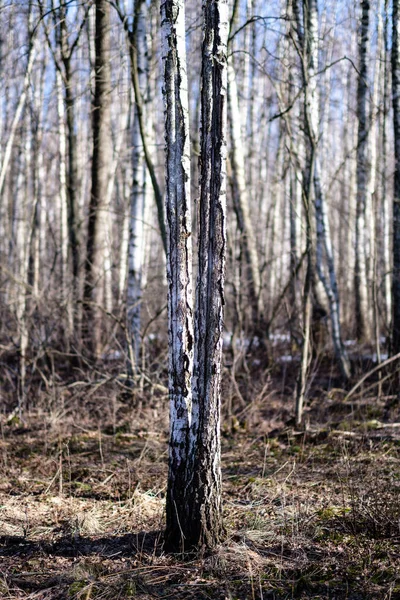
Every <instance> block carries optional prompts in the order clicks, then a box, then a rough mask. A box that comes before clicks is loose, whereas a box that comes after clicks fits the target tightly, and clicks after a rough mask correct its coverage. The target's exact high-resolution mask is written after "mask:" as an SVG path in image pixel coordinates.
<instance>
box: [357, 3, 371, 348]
mask: <svg viewBox="0 0 400 600" xmlns="http://www.w3.org/2000/svg"><path fill="white" fill-rule="evenodd" d="M361 7H362V17H361V30H360V31H361V33H360V45H359V77H358V89H357V115H358V143H357V212H356V240H355V244H356V247H355V252H356V263H355V278H354V284H355V302H356V307H355V311H356V314H355V317H356V335H357V338H358V339H359V340H365V341H370V340H371V339H372V329H371V327H372V323H371V319H370V314H369V303H368V284H367V265H366V230H367V229H366V220H365V217H366V202H367V193H368V181H369V175H370V164H369V156H368V120H367V95H368V69H367V56H368V39H369V10H370V2H369V0H362V2H361Z"/></svg>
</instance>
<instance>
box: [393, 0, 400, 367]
mask: <svg viewBox="0 0 400 600" xmlns="http://www.w3.org/2000/svg"><path fill="white" fill-rule="evenodd" d="M392 94H393V97H392V100H393V126H394V155H395V171H394V198H393V283H392V307H393V317H392V348H391V351H392V355H395V354H397V353H398V352H400V0H393V32H392Z"/></svg>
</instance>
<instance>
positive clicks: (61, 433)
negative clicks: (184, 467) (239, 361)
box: [0, 366, 400, 600]
mask: <svg viewBox="0 0 400 600" xmlns="http://www.w3.org/2000/svg"><path fill="white" fill-rule="evenodd" d="M285 368H286V367H285ZM246 377H247V379H245V377H244V376H243V380H241V378H240V377H239V376H238V377H237V379H235V381H233V380H232V377H231V376H228V375H227V374H225V378H224V386H223V389H224V397H225V401H224V422H223V429H222V433H223V435H222V440H223V448H222V469H223V494H224V518H225V526H226V541H225V542H224V543H223V544H222V545H221V546H220V547H218V548H217V549H216V550H215V551H214V552H212V553H209V554H200V555H197V556H194V555H192V556H190V555H188V556H181V555H175V556H171V555H167V554H166V553H165V552H164V549H163V527H164V503H165V491H166V490H165V486H166V476H167V429H168V415H167V398H166V397H165V393H164V392H165V390H163V387H162V385H159V386H156V387H154V386H153V387H152V386H147V387H146V385H145V386H144V389H143V390H142V391H140V390H139V391H136V396H135V398H133V399H130V398H129V394H127V393H126V392H125V393H121V387H120V386H118V385H117V384H116V383H115V381H112V380H111V379H109V378H108V379H107V378H105V379H104V380H103V381H102V380H101V379H100V383H99V382H97V383H96V382H94V381H92V382H91V383H90V385H89V384H88V383H85V381H81V382H76V381H72V383H69V384H68V385H67V384H65V385H64V384H61V383H60V384H59V385H57V386H56V385H55V384H53V386H51V385H50V384H49V385H48V386H47V387H46V386H38V387H37V389H36V391H35V388H32V390H31V396H32V397H31V399H30V402H29V407H28V409H27V410H26V411H25V412H24V413H23V416H22V419H21V418H20V417H19V416H18V415H17V414H16V413H13V412H11V409H10V406H7V407H5V408H4V412H3V414H2V415H1V439H0V571H1V577H0V598H2V599H9V600H11V599H13V600H16V599H28V598H29V599H36V600H56V599H60V600H61V599H74V598H76V599H85V600H89V599H93V600H94V599H112V600H117V599H122V600H123V599H126V598H138V599H151V598H163V599H166V598H171V599H184V598H187V599H189V598H192V599H199V600H200V599H213V600H214V599H221V600H222V599H232V600H234V599H240V600H245V599H249V600H255V599H260V600H262V599H267V598H269V599H276V600H283V599H289V598H299V599H300V598H314V599H321V600H322V599H330V600H334V599H342V598H347V599H353V600H356V599H363V598H366V599H375V600H377V599H382V600H384V599H387V600H389V599H392V600H395V599H396V598H397V599H400V502H399V499H400V493H399V492H400V469H399V466H400V427H399V428H397V427H396V424H397V421H400V419H399V418H398V414H397V412H396V410H397V408H396V402H395V403H393V399H391V398H392V397H389V399H388V398H385V397H383V398H380V399H379V400H378V399H377V397H376V389H375V390H374V391H373V393H372V394H371V393H369V394H368V393H363V392H362V390H359V393H358V394H357V395H354V397H353V398H352V399H351V401H350V400H349V401H345V400H344V394H343V393H342V392H341V391H340V390H335V389H333V387H332V385H327V382H326V381H325V382H322V381H319V380H318V377H316V378H315V381H314V388H313V390H312V391H310V393H309V403H308V408H307V414H306V422H307V428H306V430H305V431H296V430H295V429H294V428H293V426H292V421H291V418H292V413H293V397H292V391H293V387H292V385H291V382H290V373H287V372H286V371H285V373H284V372H283V371H282V366H277V367H276V369H275V371H273V370H272V371H271V370H267V371H265V372H263V373H258V374H257V377H256V376H255V375H254V376H249V374H247V375H246ZM249 377H250V379H249ZM292 383H293V382H292ZM331 383H332V382H331ZM246 394H247V395H246ZM228 396H229V401H228V400H227V398H228Z"/></svg>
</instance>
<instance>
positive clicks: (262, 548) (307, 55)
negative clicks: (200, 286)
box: [0, 0, 400, 600]
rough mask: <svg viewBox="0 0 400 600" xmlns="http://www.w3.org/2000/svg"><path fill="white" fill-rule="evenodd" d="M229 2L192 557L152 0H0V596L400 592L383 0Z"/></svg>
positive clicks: (192, 8)
mask: <svg viewBox="0 0 400 600" xmlns="http://www.w3.org/2000/svg"><path fill="white" fill-rule="evenodd" d="M212 3H213V2H212V1H211V0H207V1H205V2H204V6H206V5H208V4H212ZM221 3H222V4H225V2H221ZM163 4H166V3H163ZM178 4H179V2H177V5H178ZM184 6H185V11H186V20H185V29H186V34H185V39H186V52H187V68H186V69H184V66H183V67H182V65H179V66H180V67H181V68H183V70H184V71H185V73H186V74H187V88H188V109H189V110H188V126H189V127H188V129H189V132H190V139H189V142H190V159H189V158H188V157H187V156H186V158H185V160H186V159H187V160H186V163H185V165H184V168H186V169H187V174H188V177H187V181H189V179H190V192H191V198H192V200H193V202H192V204H193V206H192V214H193V219H192V221H193V223H192V231H191V232H190V227H189V233H188V234H187V236H190V237H191V242H192V246H193V259H194V260H193V265H194V272H195V274H196V271H197V262H198V256H197V246H198V244H199V239H200V234H199V231H200V221H201V218H200V217H199V214H200V213H199V206H200V204H201V202H200V188H201V186H200V185H199V181H201V175H202V174H201V169H200V166H199V156H200V155H201V153H202V149H201V148H202V146H201V135H202V134H201V126H200V124H201V118H202V111H204V106H203V105H202V92H201V90H202V85H201V76H202V65H203V64H204V54H205V50H204V46H203V45H202V44H203V32H204V16H203V10H204V7H202V6H201V3H199V2H196V1H195V0H186V2H184ZM228 7H229V14H228V17H229V33H228V45H227V91H226V102H227V131H226V143H227V160H226V172H227V184H226V188H227V194H226V202H227V212H226V232H227V242H226V272H225V295H224V297H225V306H224V332H223V361H222V363H223V364H222V369H221V371H222V378H221V413H222V423H221V432H222V482H223V488H222V498H223V506H224V509H223V510H224V523H225V530H226V535H225V541H223V542H222V543H221V544H219V545H218V546H217V548H216V549H214V550H213V551H212V552H208V553H200V554H192V555H190V557H189V558H188V557H187V556H186V557H184V556H182V555H179V554H178V555H168V554H167V553H166V551H165V548H164V545H163V529H164V519H165V517H164V513H165V498H166V495H167V472H168V466H167V463H168V395H169V387H168V386H169V385H170V396H171V382H170V384H169V383H168V375H169V367H168V364H169V360H170V371H171V353H172V352H173V348H171V343H169V338H168V333H169V331H168V327H169V325H168V315H169V310H168V308H167V306H168V305H167V297H168V288H169V282H170V277H171V273H170V271H168V276H167V264H168V260H167V258H166V254H167V250H168V249H171V247H172V246H171V239H172V234H171V221H168V223H169V226H168V223H167V220H168V219H170V218H171V217H170V214H169V213H168V200H167V210H166V205H165V197H167V198H168V191H167V190H168V189H169V188H168V186H170V185H171V181H172V184H173V185H175V183H176V181H175V179H174V173H173V172H171V171H169V170H168V168H167V162H168V157H169V156H170V154H171V152H172V149H171V148H172V146H170V145H169V142H168V139H169V138H168V135H169V134H168V131H169V130H168V108H165V107H164V99H163V94H164V98H165V94H166V93H168V90H167V91H166V88H168V85H167V84H168V81H167V80H166V78H165V71H164V68H165V62H166V59H165V52H166V50H165V48H166V46H165V41H164V45H163V42H162V22H161V21H162V19H161V16H160V2H156V1H154V0H115V1H113V0H110V1H107V0H93V1H92V0H82V1H80V2H79V1H78V0H66V1H65V2H59V0H3V1H2V0H0V383H1V387H0V426H1V429H0V434H1V435H0V560H1V568H0V597H1V598H9V599H17V598H31V599H37V600H45V599H56V598H60V599H64V598H65V599H66V598H77V599H78V598H82V599H83V598H85V599H89V598H99V599H100V598H121V599H124V598H129V597H138V598H143V599H144V598H154V597H156V598H194V599H202V598H204V599H206V598H230V599H232V600H233V599H234V598H238V599H243V600H244V599H247V598H249V599H250V598H251V599H252V600H254V599H255V598H259V599H260V600H261V599H264V598H274V599H275V598H276V599H277V600H278V599H279V600H281V599H284V598H321V599H322V598H323V599H325V598H326V599H328V598H329V599H333V598H352V599H359V598H371V599H372V598H375V599H376V598H382V599H388V600H389V599H396V598H400V555H399V542H400V528H399V523H400V507H399V491H400V490H399V459H400V435H399V427H400V423H399V421H400V410H399V393H398V386H399V370H398V369H399V367H398V358H399V356H400V208H399V207H400V204H399V202H400V201H399V197H400V168H399V167H398V165H399V164H400V116H399V115H400V112H399V108H400V107H399V102H400V52H399V45H400V36H399V35H398V33H397V32H398V30H399V27H400V25H399V22H398V21H399V0H393V1H389V0H373V1H371V2H370V1H369V0H362V1H357V2H354V3H348V2H344V1H342V0H322V1H317V0H303V1H302V0H282V1H280V0H277V1H275V0H272V1H271V2H268V3H267V2H265V1H263V0H230V1H229V2H228ZM98 10H101V11H103V15H104V18H103V20H101V19H98V17H96V14H97V13H96V11H98ZM215 60H216V59H215ZM202 61H203V62H202ZM176 80H177V81H178V82H181V79H180V75H179V69H178V76H177V79H176ZM178 85H180V83H179V84H178ZM164 111H166V112H165V115H166V121H165V122H164ZM165 124H166V128H165ZM182 164H183V159H182ZM200 164H201V160H200ZM396 164H397V168H396ZM176 178H177V179H178V180H179V177H178V176H176ZM173 185H172V187H173ZM167 217H168V219H167ZM170 341H171V338H170ZM169 355H170V359H169Z"/></svg>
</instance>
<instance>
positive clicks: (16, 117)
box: [0, 37, 38, 198]
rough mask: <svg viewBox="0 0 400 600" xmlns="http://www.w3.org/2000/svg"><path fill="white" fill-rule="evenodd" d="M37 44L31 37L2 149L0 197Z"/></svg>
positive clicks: (35, 39)
mask: <svg viewBox="0 0 400 600" xmlns="http://www.w3.org/2000/svg"><path fill="white" fill-rule="evenodd" d="M37 44H38V41H37V38H36V37H34V38H33V39H31V40H30V44H29V54H28V64H27V67H26V71H25V76H24V81H23V84H22V91H21V95H20V97H19V100H18V104H17V109H16V111H15V115H14V118H13V121H12V124H11V129H10V133H9V136H8V140H7V143H6V147H5V150H4V156H3V161H2V164H1V169H0V198H1V196H2V193H3V188H4V181H5V178H6V174H7V169H8V165H9V163H10V158H11V152H12V148H13V144H14V138H15V134H16V131H17V127H18V123H19V121H20V118H21V115H22V111H23V109H24V106H25V102H26V96H27V92H28V86H29V82H30V77H31V73H32V68H33V65H34V62H35V58H36V53H37Z"/></svg>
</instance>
